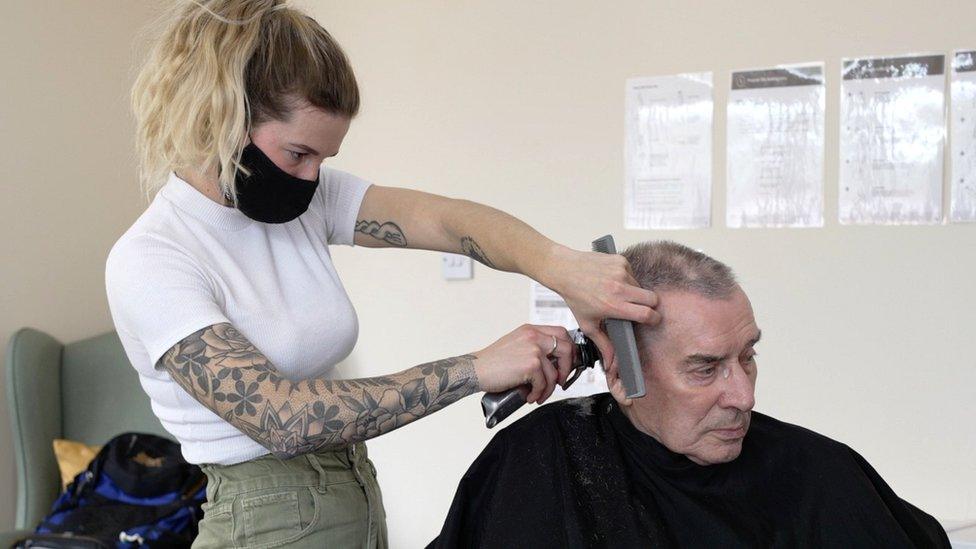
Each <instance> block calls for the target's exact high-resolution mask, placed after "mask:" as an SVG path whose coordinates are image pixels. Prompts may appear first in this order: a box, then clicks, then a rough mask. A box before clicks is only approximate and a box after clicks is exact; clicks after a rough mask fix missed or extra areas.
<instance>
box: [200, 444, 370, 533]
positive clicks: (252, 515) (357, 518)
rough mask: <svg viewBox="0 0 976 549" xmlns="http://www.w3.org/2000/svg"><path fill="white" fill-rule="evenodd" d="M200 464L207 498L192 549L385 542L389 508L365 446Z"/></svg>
mask: <svg viewBox="0 0 976 549" xmlns="http://www.w3.org/2000/svg"><path fill="white" fill-rule="evenodd" d="M202 469H203V471H204V473H206V474H207V481H208V483H207V501H206V503H204V504H203V510H204V515H203V520H202V521H200V533H199V535H197V538H196V540H195V541H194V542H193V549H210V548H221V549H224V548H230V547H234V548H237V547H248V548H259V547H260V548H266V547H268V548H270V547H330V548H331V547H335V548H346V547H349V548H356V549H361V548H362V549H374V548H379V549H386V547H387V546H388V538H387V533H386V512H385V511H384V510H383V499H382V496H381V495H380V487H379V484H377V483H376V469H375V468H374V467H373V463H372V462H371V461H370V460H369V458H368V457H367V456H366V445H365V444H356V445H355V446H350V447H348V448H347V449H343V450H337V451H330V452H319V453H316V454H307V455H304V456H298V457H295V458H292V459H288V460H280V459H278V458H276V457H274V456H271V455H266V456H262V457H259V458H256V459H253V460H251V461H245V462H243V463H238V464H235V465H203V466H202Z"/></svg>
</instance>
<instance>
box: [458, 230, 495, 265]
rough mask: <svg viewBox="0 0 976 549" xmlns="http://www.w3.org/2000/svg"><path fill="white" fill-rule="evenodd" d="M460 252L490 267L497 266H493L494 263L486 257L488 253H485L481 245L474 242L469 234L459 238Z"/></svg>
mask: <svg viewBox="0 0 976 549" xmlns="http://www.w3.org/2000/svg"><path fill="white" fill-rule="evenodd" d="M461 253H463V254H464V255H466V256H470V257H471V259H474V260H475V261H479V262H481V263H483V264H485V265H487V266H489V267H491V268H492V269H495V268H497V267H495V264H494V263H492V262H491V260H490V259H488V255H487V254H485V251H484V250H482V249H481V246H479V245H478V243H477V242H475V241H474V239H473V238H471V237H470V236H465V237H464V238H462V239H461Z"/></svg>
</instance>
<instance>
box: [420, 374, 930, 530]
mask: <svg viewBox="0 0 976 549" xmlns="http://www.w3.org/2000/svg"><path fill="white" fill-rule="evenodd" d="M431 547H433V548H447V547H449V548H455V547H463V548H469V547H498V548H512V547H531V548H539V547H560V548H562V547H614V548H618V547H681V548H685V547H709V548H713V547H723V548H724V547H750V548H752V547H791V548H792V547H885V548H892V547H949V541H948V539H947V538H946V534H945V531H944V530H943V529H942V527H941V526H940V525H939V523H938V522H936V520H935V519H933V518H932V517H931V516H929V515H927V514H926V513H924V512H922V511H921V510H919V509H917V508H915V507H913V506H912V505H911V504H910V503H908V502H906V501H904V500H902V499H900V498H899V497H898V496H897V495H895V493H894V492H893V491H892V490H891V488H890V487H889V486H888V485H887V484H885V481H884V480H882V479H881V477H880V476H878V473H877V472H876V471H875V470H874V469H873V468H871V466H870V465H869V464H868V463H867V461H865V460H864V458H862V457H861V456H860V455H858V454H857V453H856V452H854V451H853V450H851V449H850V448H848V447H847V446H845V445H844V444H841V443H839V442H836V441H833V440H831V439H829V438H827V437H824V436H821V435H818V434H817V433H814V432H812V431H809V430H807V429H803V428H801V427H797V426H795V425H790V424H788V423H783V422H781V421H777V420H775V419H773V418H771V417H769V416H765V415H762V414H759V413H756V412H753V414H752V424H751V426H750V428H749V431H748V433H747V434H746V438H745V440H744V442H743V447H742V453H741V454H740V455H739V457H738V458H737V459H735V460H733V461H731V462H729V463H724V464H719V465H711V466H700V465H696V464H695V463H694V462H692V461H691V460H689V459H688V458H686V457H685V456H683V455H680V454H675V453H673V452H671V451H669V450H668V449H667V448H665V447H664V446H663V445H661V444H660V443H658V442H657V441H656V440H654V439H653V438H652V437H650V436H647V435H645V434H643V433H641V432H640V431H638V430H637V429H636V428H634V426H633V425H632V424H631V423H630V421H629V420H628V419H627V418H626V416H624V415H623V413H622V412H621V411H620V408H619V407H618V405H617V404H616V402H615V401H614V400H613V398H612V397H611V396H610V395H609V393H603V394H600V395H594V396H592V397H587V398H582V399H573V400H568V401H562V402H557V403H554V404H550V405H547V406H543V407H542V408H540V409H538V410H537V411H535V412H534V413H532V414H530V415H528V416H526V417H525V418H522V419H521V420H520V421H518V422H516V423H514V424H512V425H511V426H510V427H508V428H507V429H504V430H503V431H501V432H500V433H498V434H497V435H496V436H495V437H494V438H493V439H492V441H491V443H489V444H488V447H487V448H485V450H484V452H482V453H481V455H480V456H479V457H478V459H477V460H475V462H474V463H473V464H472V465H471V468H470V469H468V472H467V473H466V474H465V475H464V477H463V478H462V479H461V482H460V485H459V486H458V490H457V493H456V495H455V497H454V502H453V504H452V505H451V509H450V512H449V513H448V516H447V520H446V521H445V523H444V527H443V529H442V530H441V533H440V536H439V537H438V538H437V539H435V540H434V541H433V542H432V543H431V544H430V546H428V549H429V548H431Z"/></svg>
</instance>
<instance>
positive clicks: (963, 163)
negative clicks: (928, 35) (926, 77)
mask: <svg viewBox="0 0 976 549" xmlns="http://www.w3.org/2000/svg"><path fill="white" fill-rule="evenodd" d="M952 57H953V59H952V87H951V92H950V93H951V94H952V100H951V101H950V103H951V105H952V114H951V124H950V127H951V128H952V141H951V143H952V145H951V150H950V151H949V156H950V163H949V164H950V166H951V171H950V173H951V177H950V178H949V180H950V181H951V184H950V185H949V187H950V188H951V189H952V190H951V195H950V206H949V219H950V220H951V221H956V222H965V221H976V50H965V51H957V52H955V53H954V54H953V56H952Z"/></svg>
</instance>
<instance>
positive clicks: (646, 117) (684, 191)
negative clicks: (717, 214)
mask: <svg viewBox="0 0 976 549" xmlns="http://www.w3.org/2000/svg"><path fill="white" fill-rule="evenodd" d="M624 127H625V133H626V135H625V139H624V163H625V166H624V177H625V181H624V226H625V227H626V228H628V229H691V228H700V227H708V226H709V224H710V220H711V201H712V197H711V191H712V73H710V72H706V73H688V74H678V75H672V76H654V77H647V78H631V79H628V80H627V94H626V114H625V120H624Z"/></svg>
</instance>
